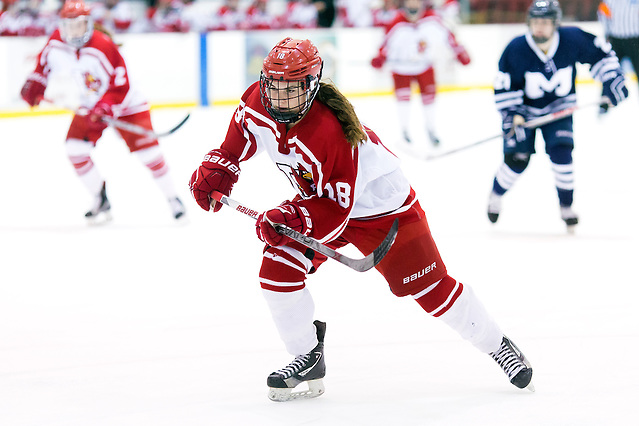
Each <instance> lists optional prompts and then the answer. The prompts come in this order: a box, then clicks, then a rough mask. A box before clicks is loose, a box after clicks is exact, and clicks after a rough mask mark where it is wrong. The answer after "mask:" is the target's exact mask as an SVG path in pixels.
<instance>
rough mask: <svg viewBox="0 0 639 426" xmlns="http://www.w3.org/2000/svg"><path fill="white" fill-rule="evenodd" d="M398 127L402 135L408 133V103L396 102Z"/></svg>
mask: <svg viewBox="0 0 639 426" xmlns="http://www.w3.org/2000/svg"><path fill="white" fill-rule="evenodd" d="M397 113H398V114H399V115H398V117H399V126H400V128H401V129H402V132H403V133H406V134H408V133H410V101H397Z"/></svg>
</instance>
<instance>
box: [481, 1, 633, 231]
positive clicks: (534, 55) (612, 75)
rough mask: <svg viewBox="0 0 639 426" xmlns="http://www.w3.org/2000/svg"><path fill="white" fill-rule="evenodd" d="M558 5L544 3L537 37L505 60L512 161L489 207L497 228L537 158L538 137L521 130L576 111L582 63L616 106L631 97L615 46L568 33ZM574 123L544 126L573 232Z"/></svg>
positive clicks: (517, 43) (503, 87) (504, 102)
mask: <svg viewBox="0 0 639 426" xmlns="http://www.w3.org/2000/svg"><path fill="white" fill-rule="evenodd" d="M560 22H561V8H560V6H559V2H557V1H556V0H536V1H534V2H533V3H532V4H531V6H530V7H529V9H528V28H529V31H528V32H527V33H526V34H525V35H523V36H519V37H516V38H515V39H513V40H512V41H511V42H510V43H509V44H508V46H506V49H505V50H504V53H503V54H502V56H501V58H500V60H499V72H498V75H497V79H496V81H495V104H496V106H497V109H498V110H499V111H500V112H501V115H502V121H503V122H502V129H503V132H504V160H503V162H502V164H501V165H500V167H499V169H498V170H497V173H496V175H495V178H494V179H493V189H492V192H491V194H490V198H489V200H488V219H489V220H490V221H491V222H493V223H495V222H497V219H498V218H499V214H500V212H501V204H502V197H503V195H504V194H505V193H506V191H508V190H509V189H510V188H511V187H512V186H513V184H514V183H515V181H516V180H517V179H518V178H519V176H520V175H521V174H522V173H523V172H524V170H525V169H526V167H528V162H529V161H530V156H531V155H532V154H534V153H535V138H536V134H537V131H536V129H525V128H523V127H521V125H522V124H523V123H524V122H525V121H527V120H529V119H534V118H536V117H539V116H542V115H546V114H551V113H554V112H557V111H560V110H562V109H566V108H570V107H574V106H575V105H576V102H577V94H576V88H575V79H576V76H577V66H576V65H577V63H582V64H589V65H591V67H590V73H591V74H592V75H593V77H594V78H595V79H597V80H599V81H601V82H602V83H603V95H604V96H605V97H606V98H607V99H608V102H610V104H611V105H617V103H619V102H621V101H622V100H624V99H625V98H626V97H627V96H628V89H627V88H626V86H625V82H624V76H623V73H622V71H621V68H620V66H619V60H618V59H617V57H616V56H615V53H614V52H612V51H611V49H610V44H608V43H606V42H605V41H604V40H601V39H599V38H596V37H595V36H594V35H592V34H590V33H587V32H585V31H582V30H581V29H579V28H577V27H560V26H559V24H560ZM572 123H573V122H572V116H569V117H566V118H564V119H561V120H558V121H555V122H553V123H550V124H546V125H544V126H541V127H540V128H539V129H540V131H541V134H542V136H543V138H544V143H545V147H546V153H547V154H548V156H549V157H550V161H551V163H552V170H553V173H554V175H555V186H556V188H557V195H558V197H559V207H560V214H561V218H562V219H563V221H564V222H565V223H566V225H567V226H568V230H569V231H572V229H573V227H574V226H575V225H576V224H577V223H578V217H577V214H576V213H575V212H574V211H573V209H572V204H573V192H574V179H573V162H572V150H573V147H574V141H573V125H572Z"/></svg>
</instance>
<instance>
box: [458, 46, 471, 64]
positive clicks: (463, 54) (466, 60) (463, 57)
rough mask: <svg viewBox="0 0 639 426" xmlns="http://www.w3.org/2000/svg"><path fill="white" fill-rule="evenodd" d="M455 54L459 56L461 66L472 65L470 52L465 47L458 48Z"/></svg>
mask: <svg viewBox="0 0 639 426" xmlns="http://www.w3.org/2000/svg"><path fill="white" fill-rule="evenodd" d="M455 53H456V54H457V60H458V61H459V63H460V64H462V65H468V64H470V56H468V52H467V51H466V49H465V48H464V46H461V45H459V46H457V47H456V48H455Z"/></svg>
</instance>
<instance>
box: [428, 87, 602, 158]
mask: <svg viewBox="0 0 639 426" xmlns="http://www.w3.org/2000/svg"><path fill="white" fill-rule="evenodd" d="M608 102H609V101H608V99H607V98H602V99H600V100H599V101H597V102H593V103H589V104H585V105H581V106H577V105H575V106H573V107H570V108H566V109H562V110H561V111H557V112H553V113H550V114H547V115H542V116H541V117H537V118H534V119H532V120H529V121H526V122H525V123H524V124H522V125H521V127H523V128H525V129H534V128H537V127H541V126H543V125H545V124H549V123H553V122H555V121H558V120H561V119H562V118H565V117H568V116H570V115H573V114H574V113H575V112H576V111H577V110H579V109H582V108H585V107H591V106H599V105H601V104H602V103H608ZM512 133H514V130H511V131H510V133H509V136H512ZM502 136H503V133H500V134H498V135H494V136H490V137H487V138H485V139H482V140H479V141H477V142H473V143H471V144H469V145H464V146H461V147H459V148H455V149H451V150H449V151H445V152H441V153H439V154H431V155H428V156H427V157H426V160H434V159H436V158H441V157H446V156H447V155H450V154H454V153H456V152H459V151H465V150H467V149H468V148H472V147H474V146H477V145H480V144H483V143H485V142H488V141H491V140H493V139H497V138H500V137H502Z"/></svg>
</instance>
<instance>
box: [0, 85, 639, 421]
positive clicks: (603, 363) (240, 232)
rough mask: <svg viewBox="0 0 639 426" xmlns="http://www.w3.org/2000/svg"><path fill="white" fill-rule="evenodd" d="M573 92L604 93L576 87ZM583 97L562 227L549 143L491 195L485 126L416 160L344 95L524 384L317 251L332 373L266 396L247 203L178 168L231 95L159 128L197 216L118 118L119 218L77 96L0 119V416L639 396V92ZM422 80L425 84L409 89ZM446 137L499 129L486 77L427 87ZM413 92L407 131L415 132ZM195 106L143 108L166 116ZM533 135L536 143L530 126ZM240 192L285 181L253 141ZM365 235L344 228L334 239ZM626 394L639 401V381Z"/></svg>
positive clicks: (282, 417) (564, 408) (353, 410)
mask: <svg viewBox="0 0 639 426" xmlns="http://www.w3.org/2000/svg"><path fill="white" fill-rule="evenodd" d="M581 93H582V94H580V103H587V102H589V101H590V100H592V99H594V98H596V93H594V91H589V90H588V89H584V90H583V91H582V92H581ZM637 98H638V97H637V93H636V90H634V88H633V90H632V91H631V97H630V99H629V100H628V101H627V102H626V103H625V104H622V105H621V106H619V107H618V108H617V109H615V110H612V111H611V112H610V114H609V115H608V116H607V117H605V118H604V119H603V120H599V119H598V118H597V116H596V109H594V108H589V109H584V110H582V111H579V112H578V113H577V114H576V116H575V139H576V145H577V148H576V150H575V153H574V157H575V170H576V172H575V173H576V187H577V190H576V193H575V209H576V211H577V212H578V213H579V214H580V220H581V223H580V224H579V226H578V228H577V231H576V234H575V235H572V236H571V235H567V233H566V231H565V229H564V226H563V222H562V221H561V220H560V218H559V209H558V202H557V196H556V192H555V189H554V184H553V176H552V173H551V171H550V164H549V162H548V159H547V157H546V156H545V155H544V154H540V155H537V156H535V157H533V160H532V161H531V164H530V167H529V169H528V170H527V171H526V173H525V174H524V176H523V177H522V178H521V180H520V181H518V182H517V184H516V186H515V187H514V188H513V189H512V190H511V192H509V193H508V194H507V196H506V198H505V199H504V206H503V213H502V216H501V217H500V220H499V222H498V223H497V224H496V225H491V224H490V223H489V222H488V220H487V218H486V215H485V208H486V201H487V196H488V193H489V191H490V188H491V184H492V177H493V174H494V172H495V170H496V168H497V166H498V164H499V162H500V156H501V142H500V141H499V140H498V139H495V140H494V141H491V142H487V143H485V144H482V145H480V146H477V147H475V148H472V149H469V150H467V151H464V152H460V153H458V154H455V155H451V156H449V157H445V158H441V159H439V160H434V161H428V162H426V161H423V160H420V159H419V158H417V157H418V155H416V154H415V153H414V152H410V151H407V149H406V148H405V147H403V146H402V145H400V143H399V142H398V136H399V134H400V133H399V130H398V127H397V120H396V112H395V105H394V101H393V98H391V97H383V98H362V99H353V103H354V104H355V106H356V109H357V111H358V113H359V115H360V117H361V118H362V120H363V121H364V122H366V123H367V124H369V125H371V126H372V127H373V128H374V129H375V130H376V131H377V133H378V134H379V135H380V136H381V138H382V140H383V141H385V143H386V145H387V146H389V148H391V149H392V150H394V151H395V152H396V153H397V154H398V155H399V156H400V157H402V159H403V165H404V170H405V172H406V174H407V175H408V176H409V178H410V179H411V181H412V183H413V186H414V187H415V189H416V190H417V192H418V194H419V196H420V199H421V202H422V205H423V207H424V208H425V210H426V212H427V214H428V217H429V222H430V225H431V228H432V232H433V235H434V237H435V239H436V241H437V242H438V245H439V248H440V251H441V253H442V255H443V258H444V261H445V263H446V264H447V267H448V269H449V272H450V274H451V275H452V276H453V277H455V278H457V279H459V280H461V281H462V282H464V283H465V284H467V285H470V286H472V287H473V289H474V290H475V292H476V293H477V294H478V296H479V297H480V298H481V299H482V300H483V302H484V304H485V305H486V307H487V308H488V310H489V311H490V312H491V313H492V315H493V316H494V317H495V318H496V319H497V321H498V322H499V324H500V325H501V327H502V328H503V329H504V331H505V332H506V333H507V334H508V335H509V336H510V337H511V338H512V339H513V340H514V341H515V342H516V343H517V344H518V345H519V347H520V348H521V349H522V350H523V351H524V352H525V354H526V355H527V356H528V358H529V359H530V360H531V362H532V363H533V367H534V371H535V374H534V383H535V386H536V388H537V392H536V393H530V392H528V391H521V390H518V389H516V388H515V387H513V386H512V385H510V384H509V383H508V381H507V379H506V377H505V375H504V374H503V373H502V372H501V370H500V369H499V368H498V367H497V365H496V364H495V363H494V362H493V361H492V360H491V359H490V358H489V357H488V356H487V355H484V354H481V353H479V352H478V351H476V350H475V349H474V348H473V347H472V346H471V345H469V344H468V343H466V342H464V341H463V340H461V338H459V337H458V336H457V335H456V334H455V333H454V332H452V331H451V330H450V329H448V328H447V327H446V326H445V325H444V324H443V323H441V322H440V321H438V320H436V319H433V318H430V317H429V316H428V315H426V314H425V313H424V312H423V311H422V310H421V308H420V307H419V306H418V305H417V304H416V303H415V302H414V301H412V299H410V298H404V299H398V298H396V297H394V296H393V295H391V293H390V292H389V290H388V288H387V286H386V283H385V282H384V281H383V280H382V278H381V276H380V275H379V274H377V273H376V272H374V271H371V272H367V273H357V272H352V271H350V270H349V269H347V268H345V267H344V266H342V265H339V264H337V263H336V262H331V261H329V262H327V263H325V264H324V265H323V266H322V268H321V269H320V270H319V271H318V273H317V274H315V275H314V276H312V277H311V278H310V279H309V280H308V283H307V284H308V287H309V288H310V290H311V292H312V294H313V296H314V298H315V302H316V317H317V318H318V319H322V320H324V321H326V322H327V323H328V331H327V336H326V360H327V368H328V374H327V376H326V378H325V380H324V383H325V385H326V394H325V395H324V396H322V397H320V398H317V399H314V400H309V401H301V402H291V403H274V402H271V401H269V400H268V399H267V397H266V393H267V389H266V376H267V375H268V374H269V373H270V372H271V371H273V370H275V369H278V368H281V367H283V366H284V365H286V364H287V363H288V362H289V361H290V360H291V357H290V356H289V355H288V354H287V353H286V352H285V351H284V349H283V345H282V344H281V342H280V341H279V338H278V336H277V334H276V331H275V328H274V326H273V325H272V323H271V320H270V316H269V312H268V310H267V309H266V306H265V303H264V301H263V300H262V295H261V291H260V288H259V284H258V283H257V279H256V278H257V274H258V270H259V265H260V258H261V249H262V244H261V243H260V242H259V240H258V239H257V238H256V237H255V234H254V230H253V225H252V222H251V219H249V218H246V217H243V216H242V215H240V214H238V213H235V212H233V211H229V209H222V211H220V212H219V213H217V214H215V215H213V214H211V213H206V212H204V211H201V210H199V208H198V207H197V205H196V204H195V203H194V202H193V200H192V199H191V197H190V194H189V192H188V188H187V182H188V179H189V177H190V175H191V172H192V171H193V170H194V169H195V168H196V167H197V165H198V164H199V162H200V160H201V158H202V156H203V155H204V154H205V153H206V152H207V151H208V150H209V149H212V148H214V147H217V146H218V145H219V143H220V142H221V141H222V139H223V137H224V135H225V133H226V129H227V127H228V122H229V120H230V118H231V115H232V112H233V108H232V107H215V108H203V109H197V110H195V111H193V112H192V117H191V119H190V120H189V122H187V124H186V125H185V126H184V127H183V129H181V130H180V131H179V132H177V133H176V134H174V135H173V136H171V137H167V138H166V139H164V140H163V141H162V146H163V148H164V152H165V154H166V158H167V161H168V163H169V164H170V166H171V167H172V171H173V175H174V178H175V181H176V184H177V185H178V187H179V190H180V192H181V194H182V197H183V200H184V202H185V204H186V205H187V208H188V215H189V221H188V223H185V224H181V225H179V224H175V223H173V222H174V221H173V220H172V218H171V216H170V214H169V210H168V206H167V204H166V203H165V201H164V200H163V199H162V197H161V195H160V192H159V190H158V189H157V188H156V187H155V186H154V184H153V183H152V181H151V177H150V175H149V173H148V172H147V170H145V169H144V168H143V167H142V166H141V165H140V164H139V163H138V162H137V161H136V159H135V158H134V157H133V156H131V155H130V154H129V153H128V151H127V150H126V148H125V145H124V144H123V142H121V141H120V140H118V139H117V138H115V137H114V134H113V133H111V132H110V131H109V133H107V134H106V135H105V137H104V139H103V140H102V141H101V142H100V144H99V146H98V148H97V150H96V152H95V155H94V158H95V162H96V164H97V166H98V167H99V168H100V170H101V171H102V172H103V174H104V175H105V177H106V179H107V182H108V184H107V185H108V186H107V188H108V191H109V197H110V199H111V202H112V205H113V215H114V220H113V222H112V223H111V224H109V225H107V226H103V227H88V226H86V224H85V223H84V218H83V213H84V211H85V210H86V208H87V207H88V205H89V202H90V199H89V197H88V195H87V194H86V193H85V190H84V187H83V186H81V184H80V183H79V181H78V180H77V178H76V177H75V175H74V172H73V170H72V167H71V165H70V164H69V162H68V160H67V158H66V156H65V152H64V144H63V140H64V136H65V134H66V129H67V126H68V123H69V121H70V116H68V115H63V116H52V117H38V118H16V119H4V120H0V135H1V136H0V139H1V140H0V197H1V198H0V199H1V208H0V249H1V250H2V253H1V255H0V425H2V426H26V425H29V426H54V425H55V426H63V425H64V426H71V425H73V426H76V425H77V426H88V425H91V426H106V425H109V426H129V425H136V426H137V425H150V426H176V425H186V426H199V425H331V426H333V425H335V426H338V425H348V426H350V425H366V426H369V425H471V424H472V425H513V424H516V425H519V426H523V425H535V426H537V425H558V426H565V425H579V426H583V425H595V426H600V425H625V424H633V423H635V422H636V414H635V404H636V401H638V400H639V385H638V383H637V382H638V381H639V367H638V365H639V363H638V362H637V360H636V348H637V344H638V343H639V338H638V337H639V331H638V328H639V314H638V309H637V301H638V300H639V279H638V278H637V276H638V274H637V263H636V262H637V258H638V254H639V250H638V249H637V245H638V242H639V238H638V237H639V232H638V229H639V225H638V222H639V220H638V219H637V216H638V205H639V201H638V195H637V194H638V192H637V186H638V184H639V171H638V167H637V161H638V160H637V159H638V158H639V140H638V139H639V136H638V134H639V132H638V131H639V119H638V117H639V103H638V101H637ZM414 102H417V101H416V100H415V101H414ZM437 107H438V116H439V122H438V123H439V128H440V135H441V140H442V146H441V147H440V150H447V149H452V148H455V147H458V146H462V145H466V144H469V143H472V142H474V141H476V140H479V139H483V138H484V137H487V136H490V135H493V134H498V133H499V131H500V127H499V118H498V116H497V113H496V112H495V110H494V106H493V103H492V95H491V93H490V92H485V91H478V92H462V93H445V94H441V95H439V97H438V99H437ZM417 108H418V104H417V103H415V104H414V116H415V119H414V121H413V123H414V126H413V127H414V139H415V143H416V144H425V142H423V139H424V132H423V130H422V127H421V125H420V122H419V121H418V117H419V115H420V114H419V112H418V110H417ZM186 112H187V111H186V110H156V111H154V112H153V119H154V123H155V126H156V128H157V129H158V130H165V129H167V128H169V127H171V126H172V125H173V124H174V123H176V122H178V121H179V120H180V118H181V117H183V116H184V115H185V114H186ZM538 149H539V150H540V152H542V153H543V148H542V147H541V146H539V147H538ZM232 196H233V198H236V199H238V200H239V201H241V202H243V203H245V204H247V205H249V206H253V207H254V208H255V209H258V210H262V209H265V208H269V207H272V206H274V205H276V204H278V203H279V202H280V201H282V200H284V199H286V198H288V197H290V196H292V189H291V188H290V187H289V184H288V182H287V181H286V179H284V178H283V177H281V176H280V175H279V172H277V171H276V169H275V167H273V166H272V164H270V162H269V160H268V159H267V158H266V156H260V157H259V158H256V159H254V160H252V161H250V162H248V163H244V165H243V171H242V176H241V178H240V181H239V183H238V184H237V185H236V187H235V190H234V192H233V194H232ZM344 252H345V253H346V254H350V255H352V256H359V253H357V252H356V251H354V250H352V249H350V248H347V250H345V251H344ZM633 401H634V402H633Z"/></svg>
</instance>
